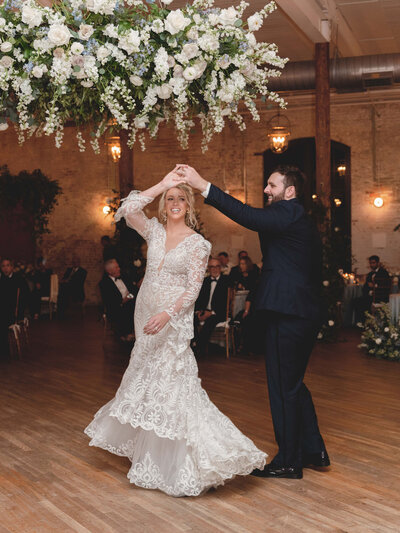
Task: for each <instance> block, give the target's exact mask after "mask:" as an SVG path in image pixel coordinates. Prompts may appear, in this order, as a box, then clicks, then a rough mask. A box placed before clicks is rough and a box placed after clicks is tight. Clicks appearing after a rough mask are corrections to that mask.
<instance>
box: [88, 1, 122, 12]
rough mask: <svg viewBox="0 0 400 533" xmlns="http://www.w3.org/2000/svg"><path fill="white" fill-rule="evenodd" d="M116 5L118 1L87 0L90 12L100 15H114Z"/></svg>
mask: <svg viewBox="0 0 400 533" xmlns="http://www.w3.org/2000/svg"><path fill="white" fill-rule="evenodd" d="M115 5H116V0H86V7H87V8H88V10H89V11H93V13H99V14H100V15H112V14H113V13H114V9H115Z"/></svg>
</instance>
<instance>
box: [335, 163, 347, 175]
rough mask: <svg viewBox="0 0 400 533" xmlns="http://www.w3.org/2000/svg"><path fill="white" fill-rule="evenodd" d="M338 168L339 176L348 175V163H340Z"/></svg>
mask: <svg viewBox="0 0 400 533" xmlns="http://www.w3.org/2000/svg"><path fill="white" fill-rule="evenodd" d="M336 170H337V173H338V174H339V176H345V175H346V165H339V166H338V167H337V169H336Z"/></svg>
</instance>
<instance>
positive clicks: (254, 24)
mask: <svg viewBox="0 0 400 533" xmlns="http://www.w3.org/2000/svg"><path fill="white" fill-rule="evenodd" d="M263 21H264V20H263V18H262V16H261V15H260V14H259V13H254V15H252V16H251V17H249V18H248V19H247V24H248V25H249V30H250V31H257V30H259V29H260V28H261V26H262V25H263Z"/></svg>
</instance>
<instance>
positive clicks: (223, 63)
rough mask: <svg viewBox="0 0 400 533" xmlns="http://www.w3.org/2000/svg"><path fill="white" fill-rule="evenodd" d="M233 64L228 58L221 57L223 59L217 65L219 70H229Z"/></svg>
mask: <svg viewBox="0 0 400 533" xmlns="http://www.w3.org/2000/svg"><path fill="white" fill-rule="evenodd" d="M230 64H231V60H230V59H229V57H228V56H224V57H221V59H218V61H217V65H218V66H219V68H223V69H225V68H228V67H229V65H230Z"/></svg>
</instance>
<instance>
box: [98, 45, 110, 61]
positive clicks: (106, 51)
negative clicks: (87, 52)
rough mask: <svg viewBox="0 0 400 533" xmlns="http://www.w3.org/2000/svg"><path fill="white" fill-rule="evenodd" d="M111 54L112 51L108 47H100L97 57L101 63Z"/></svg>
mask: <svg viewBox="0 0 400 533" xmlns="http://www.w3.org/2000/svg"><path fill="white" fill-rule="evenodd" d="M110 54H111V50H109V49H108V48H107V47H106V46H100V48H99V49H98V50H97V53H96V57H97V59H98V60H99V61H103V59H105V58H106V57H108V56H109V55H110Z"/></svg>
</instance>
